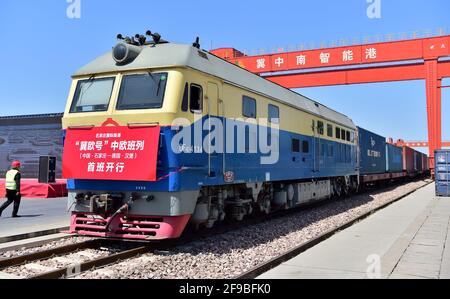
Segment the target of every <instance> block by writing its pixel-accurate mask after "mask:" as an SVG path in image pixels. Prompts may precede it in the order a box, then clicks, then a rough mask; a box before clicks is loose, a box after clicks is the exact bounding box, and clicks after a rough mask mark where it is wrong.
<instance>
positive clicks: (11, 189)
mask: <svg viewBox="0 0 450 299" xmlns="http://www.w3.org/2000/svg"><path fill="white" fill-rule="evenodd" d="M20 166H21V165H20V162H19V161H14V162H12V164H11V170H9V171H8V172H7V173H6V182H5V187H6V197H7V198H8V200H7V201H6V202H5V203H4V204H3V205H2V206H1V207H0V217H1V216H2V213H3V211H4V210H5V209H6V208H7V207H8V206H9V205H10V204H12V203H14V208H13V213H12V217H13V218H19V217H20V216H19V215H18V214H17V213H18V212H19V206H20V200H21V197H22V196H21V194H20V179H21V175H20Z"/></svg>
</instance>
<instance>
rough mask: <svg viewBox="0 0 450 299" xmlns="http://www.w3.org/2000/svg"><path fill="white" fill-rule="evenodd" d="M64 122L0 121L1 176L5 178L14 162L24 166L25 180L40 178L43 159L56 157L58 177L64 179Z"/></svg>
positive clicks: (43, 119)
mask: <svg viewBox="0 0 450 299" xmlns="http://www.w3.org/2000/svg"><path fill="white" fill-rule="evenodd" d="M60 120H61V118H60V116H57V117H48V116H42V117H36V116H35V117H32V118H20V119H14V118H0V176H1V177H4V175H5V173H6V171H8V169H9V167H10V165H11V162H12V161H14V160H19V161H20V162H22V169H21V171H22V174H23V177H24V178H37V177H38V173H39V156H46V155H50V156H55V157H56V159H57V177H58V178H60V177H61V160H62V151H63V140H62V131H61V122H60Z"/></svg>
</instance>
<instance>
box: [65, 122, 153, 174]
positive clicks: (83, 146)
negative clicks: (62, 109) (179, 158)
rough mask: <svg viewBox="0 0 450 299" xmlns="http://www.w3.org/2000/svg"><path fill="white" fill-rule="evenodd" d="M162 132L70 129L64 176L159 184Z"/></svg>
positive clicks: (146, 127)
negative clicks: (157, 170) (157, 171)
mask: <svg viewBox="0 0 450 299" xmlns="http://www.w3.org/2000/svg"><path fill="white" fill-rule="evenodd" d="M160 130H161V129H160V127H157V126H141V127H120V126H104V127H93V128H79V129H78V128H75V129H68V130H67V135H66V140H65V143H64V157H63V177H64V178H67V179H88V180H92V179H94V180H124V181H156V179H157V178H156V163H157V157H158V145H159V134H160Z"/></svg>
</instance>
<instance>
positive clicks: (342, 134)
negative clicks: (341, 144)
mask: <svg viewBox="0 0 450 299" xmlns="http://www.w3.org/2000/svg"><path fill="white" fill-rule="evenodd" d="M341 139H342V140H344V141H345V130H341Z"/></svg>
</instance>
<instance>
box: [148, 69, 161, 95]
mask: <svg viewBox="0 0 450 299" xmlns="http://www.w3.org/2000/svg"><path fill="white" fill-rule="evenodd" d="M147 74H148V75H149V76H150V78H152V80H153V82H154V83H155V84H157V85H158V89H157V90H156V95H159V89H160V87H161V77H159V80H158V83H156V79H155V75H153V73H152V72H147Z"/></svg>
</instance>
